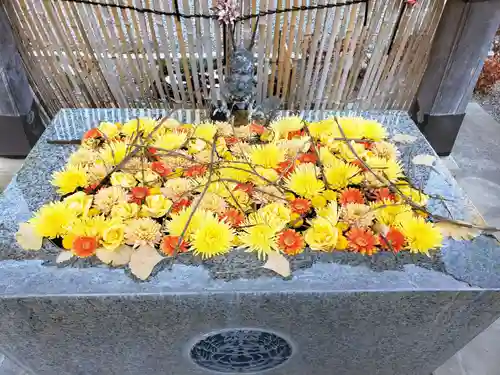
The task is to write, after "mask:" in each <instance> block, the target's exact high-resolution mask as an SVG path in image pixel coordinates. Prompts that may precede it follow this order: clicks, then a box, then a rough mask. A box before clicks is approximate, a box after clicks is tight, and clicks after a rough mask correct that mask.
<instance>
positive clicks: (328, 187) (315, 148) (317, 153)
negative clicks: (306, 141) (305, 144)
mask: <svg viewBox="0 0 500 375" xmlns="http://www.w3.org/2000/svg"><path fill="white" fill-rule="evenodd" d="M335 119H337V118H335ZM302 122H303V123H304V130H305V131H306V133H307V135H308V136H309V137H310V138H311V148H312V149H313V151H314V153H315V154H316V158H317V159H318V166H319V171H320V173H321V177H322V179H323V182H324V183H325V186H326V188H327V189H330V185H329V184H328V181H327V179H326V175H325V170H324V167H323V163H322V162H321V159H320V156H319V152H318V149H317V147H316V144H315V143H314V140H313V137H312V135H311V132H310V131H309V127H308V126H307V123H306V122H305V121H304V120H303V119H302ZM343 135H344V139H345V134H343ZM351 147H352V146H351Z"/></svg>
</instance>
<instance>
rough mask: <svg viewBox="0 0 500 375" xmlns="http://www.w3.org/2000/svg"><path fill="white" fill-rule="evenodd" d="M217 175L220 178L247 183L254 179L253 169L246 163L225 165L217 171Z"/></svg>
mask: <svg viewBox="0 0 500 375" xmlns="http://www.w3.org/2000/svg"><path fill="white" fill-rule="evenodd" d="M217 173H218V174H219V176H220V178H224V179H230V180H236V181H239V182H247V181H249V180H250V179H251V178H253V177H254V176H253V174H252V167H251V166H250V165H248V164H246V163H240V162H238V163H236V162H232V163H231V162H230V163H224V164H223V166H221V167H220V168H219V169H218V170H217ZM255 177H256V176H255Z"/></svg>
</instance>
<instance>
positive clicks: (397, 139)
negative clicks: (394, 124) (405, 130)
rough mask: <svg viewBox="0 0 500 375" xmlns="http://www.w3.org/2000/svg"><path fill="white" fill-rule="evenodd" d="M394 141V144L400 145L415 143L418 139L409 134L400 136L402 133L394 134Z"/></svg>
mask: <svg viewBox="0 0 500 375" xmlns="http://www.w3.org/2000/svg"><path fill="white" fill-rule="evenodd" d="M392 140H393V141H394V142H398V143H408V144H409V143H413V142H415V141H416V140H417V137H415V136H413V135H409V134H400V133H396V134H394V136H393V137H392Z"/></svg>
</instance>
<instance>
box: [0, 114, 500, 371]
mask: <svg viewBox="0 0 500 375" xmlns="http://www.w3.org/2000/svg"><path fill="white" fill-rule="evenodd" d="M163 113H164V112H162V111H160V110H124V109H123V110H104V109H99V110H90V109H89V110H63V111H61V112H60V113H59V114H58V115H57V116H56V118H55V119H54V121H53V122H52V124H51V125H50V126H49V127H48V129H47V130H46V131H45V133H44V134H43V136H42V138H41V139H40V141H39V142H38V144H37V145H36V146H35V148H34V149H33V150H32V152H31V154H30V155H29V156H28V158H27V159H26V162H25V164H24V166H23V168H22V169H21V170H20V171H19V173H18V174H17V175H16V176H15V177H14V179H13V181H12V182H11V184H10V185H9V186H8V187H7V189H6V190H5V192H4V194H3V195H2V196H1V197H0V212H1V216H0V299H1V303H0V316H1V318H0V351H2V352H3V353H4V354H5V355H7V356H8V357H10V358H11V359H12V360H14V361H17V362H18V363H19V364H21V365H23V366H24V367H26V368H27V369H28V371H31V372H32V373H34V374H44V375H45V374H47V375H49V374H50V375H52V374H58V375H59V374H70V375H79V374H81V375H92V374H96V375H97V374H99V375H101V374H120V375H121V374H130V375H136V374H138V375H139V374H140V375H144V374H174V375H184V374H200V375H201V374H217V373H219V374H220V373H233V374H234V373H253V374H261V373H266V374H270V375H284V374H287V375H299V374H300V375H303V374H315V375H316V374H317V375H321V374H334V375H337V374H338V375H344V374H345V375H358V374H381V375H429V374H430V373H431V372H432V371H433V370H434V369H436V368H437V367H438V366H439V365H441V364H442V363H443V362H445V361H446V360H447V359H448V358H449V357H451V356H452V355H453V354H454V353H455V352H456V351H458V350H459V349H460V348H461V347H463V346H464V345H465V344H466V343H467V342H469V341H470V340H471V339H472V338H473V337H475V336H476V335H477V334H478V333H480V332H481V331H482V330H483V329H484V328H486V327H487V326H488V325H489V324H491V322H493V321H494V320H495V319H496V318H497V317H498V316H499V315H500V298H499V295H498V290H499V286H500V247H499V246H498V244H497V242H496V240H494V239H493V238H490V237H486V236H480V237H478V238H476V239H474V240H473V241H454V240H446V242H445V244H444V246H443V248H442V249H441V251H440V252H439V253H438V254H436V255H435V256H433V257H432V258H430V259H429V258H426V257H418V256H409V255H398V256H394V255H392V254H379V255H377V256H375V257H373V258H371V259H370V258H365V257H362V256H357V255H354V254H344V253H338V254H333V255H321V256H318V255H311V254H306V255H304V256H303V257H301V258H299V259H297V261H296V262H294V263H293V268H294V272H293V277H292V278H291V279H290V280H283V279H282V278H279V277H276V276H275V275H273V273H272V272H271V271H267V270H262V269H261V268H260V264H259V263H258V262H257V261H256V260H254V259H253V257H249V256H248V255H246V254H245V253H242V252H234V253H233V254H232V255H231V257H229V258H228V259H227V258H221V259H215V260H213V261H210V262H204V263H201V262H189V261H182V260H180V261H179V263H176V264H174V266H173V267H172V269H171V270H163V271H161V272H158V273H157V274H155V275H154V276H153V277H152V278H151V279H150V280H149V281H148V282H144V283H139V282H136V281H134V280H133V279H132V278H130V277H129V276H128V275H127V274H126V273H125V272H124V270H121V269H117V270H111V269H108V268H106V267H101V266H95V267H89V264H76V267H65V268H57V267H56V266H55V265H54V257H55V254H57V249H56V248H54V247H51V246H46V247H45V249H44V250H43V251H41V252H34V253H33V252H24V251H22V250H21V249H19V248H18V247H17V245H16V244H15V241H14V237H13V236H14V233H15V231H16V230H17V223H18V222H21V221H24V220H26V219H28V218H29V217H30V216H31V214H32V212H33V210H36V209H37V208H38V207H39V206H40V205H42V204H44V203H46V202H47V201H49V200H52V199H56V195H55V192H54V190H53V188H52V187H51V186H50V184H49V183H48V181H49V180H50V175H51V173H52V172H53V171H54V170H57V169H59V168H61V167H62V165H63V164H64V162H65V160H66V159H67V157H68V156H69V154H70V152H71V151H72V147H71V146H54V145H49V144H47V140H49V139H74V138H79V137H81V135H82V134H83V132H84V131H85V130H88V129H89V128H91V127H93V126H95V125H96V123H98V122H99V121H104V120H107V121H124V120H127V119H130V118H135V117H137V116H153V117H156V116H160V115H162V114H163ZM333 114H334V112H320V111H314V112H313V111H311V112H304V113H303V116H305V117H307V118H308V119H313V118H315V119H319V118H323V117H328V116H330V115H333ZM337 114H339V113H337ZM340 114H341V115H342V114H345V115H362V116H364V117H368V118H374V119H377V120H379V121H380V122H382V123H383V124H384V125H385V126H386V127H387V128H388V129H389V132H390V133H391V134H395V133H403V134H410V135H414V136H416V137H418V140H417V142H415V143H413V144H410V145H402V146H401V147H400V150H401V151H402V155H403V156H402V160H403V165H404V167H405V170H406V173H407V175H409V176H410V177H411V179H412V180H413V181H416V182H418V183H419V184H420V185H421V186H422V187H424V189H425V192H426V193H431V194H433V195H436V196H437V195H440V196H442V197H444V198H445V200H442V199H437V198H436V199H432V200H431V202H430V205H429V206H430V209H431V210H432V211H433V212H435V213H439V214H441V215H444V216H450V215H451V216H452V217H453V218H455V219H465V220H471V219H472V218H473V217H475V216H476V215H477V211H476V210H475V208H474V207H473V206H472V204H471V203H470V201H469V200H468V198H467V197H466V196H465V195H464V194H463V192H462V191H461V190H460V188H459V187H458V186H457V184H456V182H455V181H454V180H453V178H452V176H451V174H450V173H449V172H448V170H446V168H445V167H444V166H443V165H442V163H441V162H440V161H439V160H437V161H436V164H435V166H434V167H433V168H429V167H422V166H420V167H417V166H414V165H412V163H411V159H412V157H413V156H415V155H418V154H434V153H433V151H432V149H431V148H430V146H429V144H428V143H427V142H426V141H425V139H424V138H423V137H422V135H421V134H420V133H419V131H418V130H417V128H416V126H415V125H414V124H413V122H412V121H411V120H410V118H409V117H408V116H407V114H406V113H403V112H398V111H385V112H378V111H373V112H363V113H355V112H352V113H340ZM175 115H176V116H177V117H178V118H179V119H181V120H183V121H186V122H194V121H196V119H197V118H199V117H200V116H201V114H200V113H199V112H194V111H179V112H177V113H176V114H175Z"/></svg>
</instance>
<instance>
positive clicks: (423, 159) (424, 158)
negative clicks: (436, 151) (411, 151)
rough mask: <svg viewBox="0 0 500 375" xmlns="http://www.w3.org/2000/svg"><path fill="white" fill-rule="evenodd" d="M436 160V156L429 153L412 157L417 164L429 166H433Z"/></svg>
mask: <svg viewBox="0 0 500 375" xmlns="http://www.w3.org/2000/svg"><path fill="white" fill-rule="evenodd" d="M435 161H436V157H435V156H433V155H429V154H420V155H417V156H415V157H414V158H413V159H412V162H413V164H415V165H427V166H429V167H432V164H434V162H435Z"/></svg>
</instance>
